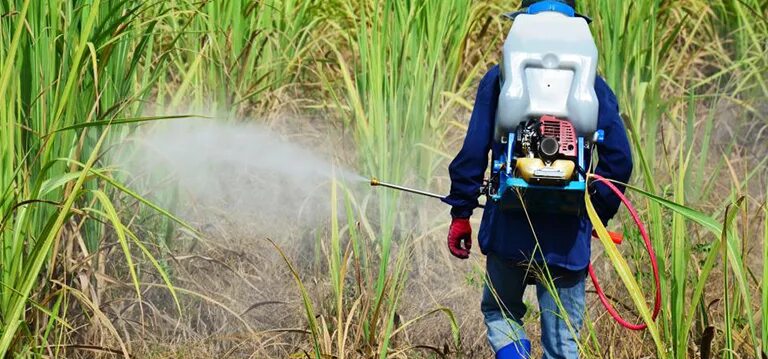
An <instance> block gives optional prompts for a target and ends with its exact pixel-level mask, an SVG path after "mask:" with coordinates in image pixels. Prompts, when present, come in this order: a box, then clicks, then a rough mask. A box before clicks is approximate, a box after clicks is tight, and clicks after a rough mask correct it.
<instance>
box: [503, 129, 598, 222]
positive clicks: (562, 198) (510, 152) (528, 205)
mask: <svg viewBox="0 0 768 359" xmlns="http://www.w3.org/2000/svg"><path fill="white" fill-rule="evenodd" d="M595 139H596V140H597V141H596V142H602V140H603V131H601V130H598V131H597V136H596V138H595ZM515 142H516V138H515V133H514V132H510V133H509V135H508V137H507V149H506V152H505V153H503V154H501V155H500V156H499V158H498V159H496V160H494V161H493V168H492V171H491V172H492V175H493V176H494V177H495V176H498V178H499V188H498V190H497V191H496V193H494V194H491V195H490V198H491V200H492V201H493V202H495V203H496V205H497V206H500V207H501V208H502V209H514V210H523V209H525V210H528V211H531V212H555V213H574V214H580V213H581V212H582V210H583V207H584V191H585V190H586V188H587V180H586V178H585V177H584V173H582V172H581V171H578V172H579V175H578V178H577V179H576V180H573V181H569V182H567V183H566V184H565V185H563V186H542V185H534V184H529V183H528V182H526V181H525V180H524V179H522V178H520V177H515V167H516V166H515V160H516V157H515V153H514V150H515ZM584 143H585V140H584V137H578V160H577V162H578V168H579V169H584V168H586V167H585V166H584V164H585V158H584V157H585V147H584ZM518 193H519V194H520V195H519V196H518ZM523 204H525V206H523ZM524 207H525V208H524Z"/></svg>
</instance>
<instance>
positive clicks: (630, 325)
mask: <svg viewBox="0 0 768 359" xmlns="http://www.w3.org/2000/svg"><path fill="white" fill-rule="evenodd" d="M590 176H591V177H593V178H594V179H596V180H598V181H600V182H602V183H603V184H605V185H606V186H608V188H610V189H611V191H613V193H614V194H616V196H618V197H619V199H621V203H623V204H624V206H626V207H627V209H628V210H629V214H630V215H631V216H632V219H633V220H634V221H635V224H636V225H637V228H638V229H639V230H640V236H642V237H643V242H645V249H646V250H647V251H648V255H649V256H650V257H651V268H652V269H653V279H654V281H655V282H656V299H655V303H654V305H653V316H652V317H653V320H656V317H657V316H658V315H659V311H660V310H661V282H660V280H659V265H658V264H657V263H656V253H655V252H654V251H653V246H652V245H651V240H650V239H649V238H648V232H647V231H646V230H645V226H643V223H642V222H641V221H640V216H639V215H638V214H637V211H635V208H634V207H632V204H631V203H629V200H628V199H627V197H626V196H624V194H623V193H621V191H619V189H618V188H616V186H615V185H614V184H613V183H611V181H609V180H607V179H605V178H604V177H602V176H600V175H597V174H594V173H593V174H590ZM589 277H590V278H592V284H593V285H594V286H595V290H596V291H597V296H598V297H600V302H601V303H603V306H604V307H605V309H606V310H607V311H608V314H610V315H611V317H613V319H615V320H616V321H617V322H618V323H619V324H620V325H621V326H623V327H625V328H627V329H631V330H643V329H645V328H646V327H647V325H646V324H645V323H642V324H633V323H629V322H627V321H626V320H624V318H622V317H621V315H619V313H618V312H617V311H616V309H615V308H613V305H611V303H610V302H609V301H608V298H607V297H606V296H605V292H603V289H602V288H601V287H600V284H598V282H597V276H596V275H595V271H594V270H593V269H592V264H590V265H589Z"/></svg>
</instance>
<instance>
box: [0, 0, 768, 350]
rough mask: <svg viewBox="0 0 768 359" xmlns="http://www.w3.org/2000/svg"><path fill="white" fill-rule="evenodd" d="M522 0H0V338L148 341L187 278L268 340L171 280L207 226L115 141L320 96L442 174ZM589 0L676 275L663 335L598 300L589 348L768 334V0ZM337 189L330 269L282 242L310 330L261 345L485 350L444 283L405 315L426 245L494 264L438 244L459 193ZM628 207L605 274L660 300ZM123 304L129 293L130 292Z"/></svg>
mask: <svg viewBox="0 0 768 359" xmlns="http://www.w3.org/2000/svg"><path fill="white" fill-rule="evenodd" d="M515 5H517V4H516V3H515V2H508V1H501V0H488V1H469V0H455V1H442V0H424V1H410V0H409V1H397V0H381V1H351V0H329V1H319V0H307V1H293V0H270V1H249V0H242V1H221V0H208V1H198V2H193V1H185V0H171V1H129V0H75V1H61V0H50V1H42V2H41V1H31V0H8V1H0V99H1V100H0V194H2V195H1V196H0V219H1V222H0V242H2V252H1V253H0V270H1V272H2V273H1V274H0V281H2V286H0V356H29V357H39V356H62V357H71V356H86V355H90V354H92V353H94V352H96V353H99V354H98V355H105V356H106V355H125V356H128V355H141V356H148V355H152V353H151V350H150V349H147V348H151V347H152V346H151V345H143V346H142V345H137V344H135V341H136V340H137V339H136V337H142V336H143V334H144V329H143V328H144V324H145V322H144V321H145V320H147V321H149V319H147V318H148V317H149V315H148V314H145V312H144V311H145V308H146V310H147V311H150V310H151V311H152V312H153V313H161V314H159V315H158V316H162V317H173V318H179V319H178V320H179V321H181V320H182V318H183V317H184V316H185V315H187V316H189V311H190V310H193V308H199V307H194V306H192V305H191V303H193V302H195V301H197V300H202V301H204V302H205V303H207V305H210V306H217V307H221V308H224V309H225V310H226V311H227V313H229V314H231V315H232V316H234V317H236V318H237V319H238V323H241V325H242V328H241V330H242V332H245V333H248V334H247V335H244V336H245V339H239V340H240V342H239V343H243V342H249V341H251V342H253V343H258V344H263V343H266V342H265V341H262V340H264V339H263V338H265V337H266V336H267V334H268V333H267V332H268V331H265V332H256V331H254V329H252V328H251V327H250V325H249V324H248V319H247V318H246V317H245V314H244V313H247V312H248V311H249V310H250V308H249V309H248V310H246V311H244V312H242V313H238V312H237V311H234V310H232V309H231V308H229V307H228V306H227V305H225V304H223V303H225V301H224V300H223V299H222V298H217V297H213V296H212V295H210V294H207V293H201V292H200V291H193V290H188V289H184V288H181V287H178V286H176V285H174V284H175V283H177V281H180V280H181V277H182V276H183V274H184V271H183V267H182V266H179V265H178V261H179V259H178V258H177V257H174V256H173V253H174V252H175V251H176V249H177V248H176V247H175V243H176V242H173V241H171V240H172V239H180V240H181V238H184V239H185V240H193V238H198V239H200V238H202V237H204V236H206V234H203V233H200V232H201V231H200V229H199V228H196V227H193V226H190V225H188V224H186V223H185V222H183V221H182V220H180V219H178V218H177V217H176V216H175V215H174V213H172V212H173V211H169V210H167V209H165V208H163V207H161V206H159V205H157V204H155V203H153V202H151V201H150V200H149V199H148V198H147V196H143V195H142V194H140V193H138V192H137V191H135V190H134V189H132V187H131V185H129V180H128V179H129V177H130V176H129V175H130V174H125V173H121V172H120V169H119V168H115V167H114V165H113V164H112V163H110V161H109V158H110V157H109V153H110V150H111V148H112V147H111V144H115V143H120V141H121V140H123V139H124V138H126V136H129V135H130V134H132V133H133V132H134V131H135V130H136V128H137V127H140V126H141V125H142V124H143V123H146V122H151V121H160V120H166V119H171V118H174V117H178V116H169V115H168V114H169V113H177V114H178V113H179V111H180V110H182V109H187V108H193V109H195V108H207V107H212V108H214V109H215V111H218V112H224V113H227V114H229V115H231V116H232V117H243V118H245V117H252V118H266V119H267V121H269V119H270V118H271V117H270V114H277V113H300V114H310V115H313V116H320V117H321V118H322V119H323V121H325V122H327V123H328V124H329V126H333V127H337V128H340V130H341V131H343V132H344V133H345V134H350V136H351V138H352V139H353V142H354V144H355V147H356V148H357V153H356V156H357V157H356V158H357V160H356V166H357V167H358V168H360V169H361V172H364V173H365V174H373V175H381V176H386V178H387V179H388V180H392V181H398V182H404V183H407V184H414V185H419V186H425V187H431V188H438V189H442V190H446V189H447V181H446V180H445V168H446V165H447V161H449V160H450V158H451V156H452V154H453V153H455V151H456V149H457V145H458V143H459V142H460V140H461V139H462V137H463V135H464V130H465V129H466V119H467V117H468V116H467V114H468V111H469V110H470V109H471V104H472V98H473V94H474V87H475V85H476V84H477V82H478V80H479V78H480V77H481V76H482V75H483V73H484V71H485V70H486V69H487V68H489V67H490V66H491V65H492V64H493V63H495V62H496V61H498V59H497V57H496V54H497V53H498V49H499V46H500V44H501V42H502V41H503V37H504V35H505V31H506V29H508V25H509V24H508V23H507V22H505V20H503V19H502V18H501V17H500V16H498V15H499V14H501V13H502V12H503V11H508V10H511V9H513V8H514V7H515ZM580 6H581V9H580V10H582V11H583V12H584V13H586V14H589V15H591V16H592V17H593V18H594V19H595V21H594V22H593V24H592V25H591V26H592V30H593V33H594V35H595V37H596V40H597V42H598V47H599V49H600V56H601V58H600V71H601V73H602V74H603V75H604V77H605V78H606V79H607V80H608V82H609V83H610V84H611V86H612V87H613V89H614V90H615V92H616V93H617V95H618V97H619V99H620V102H621V109H622V113H623V115H624V118H625V120H626V124H627V127H628V131H629V134H630V138H631V141H632V145H633V149H634V156H635V159H636V161H635V162H636V164H637V166H636V169H635V176H634V179H633V183H632V186H631V187H629V188H630V192H631V195H632V198H633V200H634V201H635V202H636V203H637V205H638V207H640V209H641V215H642V216H643V218H644V219H645V220H646V225H647V228H648V229H649V232H650V234H651V238H652V240H653V241H654V246H655V248H656V250H657V257H658V258H657V259H658V261H659V264H660V267H661V268H662V269H663V275H662V280H663V283H662V284H663V285H662V289H663V292H664V295H663V296H662V298H663V300H664V302H663V309H662V314H661V316H660V317H659V318H658V320H657V321H656V323H655V325H651V330H649V331H648V332H640V333H631V334H627V333H622V334H621V335H620V336H618V335H617V334H615V333H616V331H615V330H611V329H610V328H613V327H612V325H613V324H612V323H610V322H609V321H608V319H605V318H596V317H595V313H599V309H598V311H593V312H590V314H589V315H588V318H590V319H591V320H590V321H589V323H588V324H587V327H586V328H585V330H584V331H583V333H584V334H583V335H582V339H583V340H582V351H583V354H584V356H585V357H594V358H605V357H616V358H623V357H640V356H649V355H650V356H656V357H660V358H688V357H693V356H694V355H698V356H700V357H702V358H710V357H726V358H736V357H740V358H761V357H766V355H768V349H766V347H767V346H768V344H767V343H768V310H766V309H765V308H768V286H766V285H765V284H764V283H766V282H768V263H767V262H766V259H768V207H766V199H768V193H767V192H766V190H765V188H766V187H768V170H767V169H768V167H766V158H768V150H767V149H766V146H765V143H766V142H765V141H766V140H765V136H768V130H766V128H767V127H768V120H767V116H768V1H766V0H740V1H730V0H715V1H703V0H680V1H676V2H669V1H661V0H643V1H633V2H630V1H615V0H594V1H584V2H583V4H580ZM158 109H166V110H165V111H160V110H158ZM192 112H193V113H194V111H192ZM148 114H150V115H151V116H150V115H148ZM328 187H329V188H331V193H332V201H331V202H332V203H331V207H332V215H331V218H330V221H329V226H328V228H325V229H324V230H323V232H322V234H319V235H318V237H319V238H318V247H320V248H321V250H319V251H317V252H316V254H315V255H316V258H315V260H318V261H324V262H325V263H324V264H323V265H321V266H319V268H321V269H322V271H321V272H318V273H306V271H304V270H302V268H301V267H300V266H296V265H295V264H294V263H296V261H297V258H296V257H294V256H291V255H290V252H289V251H287V250H284V249H283V248H281V246H276V247H277V249H276V250H275V253H279V254H280V255H282V258H284V260H285V264H286V265H285V268H288V269H289V270H290V273H291V276H292V277H293V278H294V279H295V281H296V284H297V285H298V288H299V289H300V294H295V292H294V295H295V298H296V300H301V302H302V303H303V315H304V321H303V323H304V324H303V328H300V329H296V330H294V331H293V333H294V334H295V335H296V338H298V339H296V340H294V341H292V342H290V343H291V345H290V346H289V347H288V348H287V349H286V348H283V347H278V348H274V349H269V348H268V349H264V346H262V345H257V344H254V345H257V346H262V347H263V348H260V349H258V350H256V349H254V352H255V353H257V354H255V355H256V356H266V355H276V356H285V355H288V354H296V353H298V355H302V356H309V357H315V358H321V357H329V356H336V357H340V358H343V357H345V356H346V357H358V356H364V357H374V356H377V357H387V356H392V357H412V356H418V355H422V356H430V355H437V356H447V355H455V356H472V355H480V354H478V352H476V351H475V348H474V346H473V345H478V344H472V343H471V342H469V341H467V340H466V339H463V338H465V337H466V335H467V333H468V332H470V333H472V332H471V331H470V330H468V329H466V328H464V327H463V326H462V323H464V322H465V321H464V320H463V319H462V318H460V317H459V315H458V312H457V310H458V308H457V306H456V305H454V303H452V302H449V301H446V302H443V303H441V305H439V306H436V307H435V308H434V309H433V310H431V311H426V312H422V313H420V314H417V315H413V316H410V317H407V318H404V317H403V316H402V315H401V313H402V312H403V310H404V308H405V306H406V304H407V302H410V301H414V300H416V299H414V298H411V297H408V293H409V290H410V288H409V285H410V283H411V282H410V281H412V280H413V277H414V276H416V275H417V273H416V272H418V271H415V270H414V268H415V267H416V264H415V263H430V264H431V265H432V266H442V267H441V268H447V269H445V273H449V272H450V273H453V274H451V275H454V276H458V277H459V278H461V277H466V278H467V282H469V284H464V285H465V287H468V289H469V290H472V288H475V287H473V286H472V285H473V284H472V281H473V278H474V277H473V275H474V274H473V273H475V272H477V271H481V269H478V266H479V265H480V262H478V261H477V260H475V261H474V262H473V263H472V265H473V266H474V267H458V266H457V265H456V264H452V263H451V262H450V261H448V260H447V258H445V257H440V256H438V255H434V254H432V252H430V248H439V249H440V250H442V249H443V248H442V247H441V245H442V244H443V236H444V232H445V227H444V222H446V221H447V214H446V210H441V211H438V212H435V211H418V212H417V211H412V210H410V209H409V207H408V206H407V205H406V201H405V200H404V199H403V198H400V196H399V195H398V194H396V193H386V194H383V193H382V194H381V196H376V197H375V198H374V197H372V196H370V195H367V194H361V193H359V192H356V191H354V190H353V189H352V188H351V187H349V186H348V185H347V184H344V183H337V182H334V183H332V184H329V186H328ZM337 199H338V200H337ZM374 203H375V205H374ZM435 215H436V216H437V217H438V218H435ZM616 222H618V226H620V227H622V228H624V229H625V230H626V234H627V237H628V240H627V243H626V244H625V245H623V246H621V248H618V249H619V251H613V250H614V248H610V246H612V244H611V243H610V241H603V244H604V245H606V246H609V249H608V250H609V253H611V254H612V255H611V258H617V257H616V256H615V255H616V254H618V255H619V256H621V258H623V259H622V260H614V261H613V262H612V263H613V264H614V265H615V266H616V268H617V269H618V270H619V272H624V273H630V272H631V273H635V275H634V277H632V276H624V277H622V278H621V279H623V281H622V282H620V281H614V282H615V285H614V286H613V289H612V290H611V292H612V293H616V294H614V295H615V296H616V297H617V298H618V300H619V301H622V302H626V303H633V304H634V305H632V306H630V307H632V308H635V307H637V308H640V313H642V312H646V313H645V315H643V316H642V317H643V319H645V320H646V322H648V316H647V312H648V308H647V304H645V303H644V302H643V301H642V300H641V298H644V297H648V296H645V295H644V294H645V293H650V292H651V291H650V290H649V289H648V288H651V285H652V283H651V282H652V278H651V277H650V276H649V275H648V273H645V272H644V271H643V270H642V269H644V268H645V267H643V265H644V263H646V261H647V259H645V258H644V256H643V255H644V252H643V248H642V245H641V243H642V242H641V241H640V239H639V236H638V234H637V233H636V232H635V230H634V229H633V228H632V225H631V222H630V221H628V220H627V221H626V225H625V223H623V217H621V219H620V220H617V221H616ZM441 225H442V226H441ZM167 228H170V229H171V230H170V231H166V229H167ZM430 243H437V244H434V245H433V244H430ZM595 250H596V252H599V251H598V246H595ZM444 252H445V251H444V250H443V251H440V252H439V253H441V256H442V255H444ZM475 257H477V255H476V256H475ZM596 260H597V261H607V258H603V257H602V256H599V257H598V258H596ZM210 262H213V260H211V261H210ZM439 271H440V272H441V271H442V269H441V270H439ZM467 272H469V273H470V274H466V273H467ZM441 273H442V272H441ZM445 273H443V274H444V275H446V276H447V275H448V274H445ZM310 276H311V281H314V282H323V283H328V286H329V287H330V288H331V289H330V295H329V298H331V299H330V300H325V298H324V297H322V296H320V295H318V293H320V291H319V290H316V289H313V288H310V287H309V286H307V285H305V284H306V283H307V281H308V280H310ZM605 278H606V279H605V280H606V281H607V280H609V278H613V279H617V278H618V277H609V276H606V277H605ZM622 283H626V284H627V286H628V287H629V288H630V290H631V293H630V294H631V295H624V294H622V293H625V292H626V290H625V287H624V286H623V285H622ZM153 288H154V289H153ZM643 288H645V289H643ZM150 289H153V290H150ZM474 293H479V291H475V292H474ZM162 298H165V302H164V303H165V304H163V303H161V301H160V300H159V299H162ZM630 298H631V299H630ZM284 299H285V298H284ZM291 299H293V298H291ZM155 300H157V301H155ZM633 300H634V301H633ZM117 301H127V302H129V303H130V304H127V305H126V306H125V307H123V308H124V311H123V312H121V311H117V310H116V309H115V308H114V307H112V306H111V305H112V303H114V302H117ZM169 303H171V304H169ZM329 303H330V304H329ZM124 313H132V315H135V317H133V318H126V317H125V316H123V314H124ZM433 314H442V316H440V318H441V320H442V321H443V322H442V323H445V322H447V323H448V326H449V328H450V330H449V333H450V335H449V336H448V337H449V340H447V341H445V342H439V343H424V342H422V341H418V340H417V341H411V340H408V339H407V338H408V336H407V335H406V334H407V331H408V330H409V329H410V328H412V327H415V326H416V325H417V324H418V322H420V321H422V320H428V319H429V318H431V317H432V316H433ZM474 319H475V321H477V320H476V319H477V318H474ZM131 321H132V322H131ZM119 322H131V323H132V324H131V326H129V328H141V329H134V330H135V332H131V331H130V330H127V329H125V327H124V326H119V325H118V324H119ZM135 323H139V325H134V324H135ZM648 324H652V323H648ZM474 325H475V328H481V327H480V326H479V323H475V324H474ZM169 326H171V327H172V325H169ZM118 328H122V329H120V330H118ZM272 329H277V328H272ZM479 330H480V331H482V329H479ZM94 331H97V332H100V333H106V335H101V336H95V335H94V334H93V332H94ZM137 332H138V333H141V334H139V335H136V334H135V333H137ZM281 333H282V332H281ZM281 335H282V334H281ZM95 337H98V338H100V339H98V340H95V341H94V340H93V339H94V338H95ZM104 338H108V339H104ZM617 338H622V340H623V341H625V342H626V343H625V344H623V345H622V344H620V343H617ZM626 338H629V339H626ZM444 344H445V346H444V347H443V345H444ZM182 345H183V344H182ZM238 345H242V344H237V345H233V347H237V346H238ZM479 345H482V343H480V344H479ZM266 347H268V346H266ZM235 350H236V349H231V348H229V347H226V348H225V349H222V352H217V353H218V354H217V355H223V354H221V353H225V352H226V353H233V352H235ZM262 350H264V351H262ZM178 353H185V352H184V351H183V350H179V351H178ZM162 355H163V354H159V356H162ZM179 355H185V354H179ZM188 355H193V354H188ZM202 355H204V354H202Z"/></svg>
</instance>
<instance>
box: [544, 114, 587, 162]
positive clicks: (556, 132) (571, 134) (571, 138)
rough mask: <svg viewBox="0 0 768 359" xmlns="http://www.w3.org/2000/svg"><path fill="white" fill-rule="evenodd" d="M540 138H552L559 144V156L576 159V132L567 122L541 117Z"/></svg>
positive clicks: (551, 117)
mask: <svg viewBox="0 0 768 359" xmlns="http://www.w3.org/2000/svg"><path fill="white" fill-rule="evenodd" d="M540 131H541V136H542V137H554V138H555V139H557V142H558V143H559V144H560V155H562V156H565V157H573V158H575V157H577V146H578V144H579V143H578V140H577V139H576V130H575V129H574V128H573V125H572V124H571V122H570V121H568V120H561V119H558V118H556V117H553V116H542V117H541V129H540Z"/></svg>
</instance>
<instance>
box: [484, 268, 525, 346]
mask: <svg viewBox="0 0 768 359" xmlns="http://www.w3.org/2000/svg"><path fill="white" fill-rule="evenodd" d="M486 274H487V276H488V278H487V279H488V280H487V281H486V284H485V287H484V289H483V300H482V303H481V306H480V308H481V310H482V312H483V316H484V317H485V325H486V327H487V328H488V342H489V343H490V344H491V347H492V348H493V351H494V352H495V353H497V358H528V352H530V341H529V340H528V338H527V337H526V335H525V330H524V329H523V316H525V312H526V307H525V304H524V303H523V292H524V291H525V286H526V283H525V275H526V273H525V270H524V269H521V268H519V267H517V266H515V265H514V263H512V262H509V261H505V260H504V259H502V258H499V257H497V256H495V255H493V254H492V253H491V254H489V255H488V258H487V261H486Z"/></svg>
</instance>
